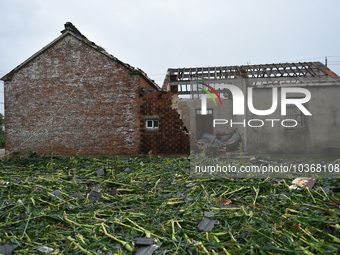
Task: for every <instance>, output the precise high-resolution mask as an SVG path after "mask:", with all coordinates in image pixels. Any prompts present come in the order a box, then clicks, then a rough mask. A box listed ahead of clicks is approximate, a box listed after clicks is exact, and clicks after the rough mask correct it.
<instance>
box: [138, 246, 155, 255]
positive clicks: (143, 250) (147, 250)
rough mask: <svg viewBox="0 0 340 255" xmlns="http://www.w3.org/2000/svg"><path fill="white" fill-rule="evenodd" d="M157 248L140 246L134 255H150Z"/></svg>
mask: <svg viewBox="0 0 340 255" xmlns="http://www.w3.org/2000/svg"><path fill="white" fill-rule="evenodd" d="M158 248H159V246H158V245H149V246H142V247H140V248H138V250H137V251H136V253H135V255H151V254H152V253H154V252H155V251H156V250H157V249H158Z"/></svg>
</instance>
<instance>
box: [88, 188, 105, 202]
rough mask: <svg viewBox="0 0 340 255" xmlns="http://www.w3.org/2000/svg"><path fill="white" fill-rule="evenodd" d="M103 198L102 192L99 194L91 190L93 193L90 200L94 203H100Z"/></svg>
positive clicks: (90, 194)
mask: <svg viewBox="0 0 340 255" xmlns="http://www.w3.org/2000/svg"><path fill="white" fill-rule="evenodd" d="M101 197H102V194H101V193H100V192H98V191H95V190H91V192H90V193H89V200H90V201H91V202H92V203H96V202H98V201H99V200H100V198H101Z"/></svg>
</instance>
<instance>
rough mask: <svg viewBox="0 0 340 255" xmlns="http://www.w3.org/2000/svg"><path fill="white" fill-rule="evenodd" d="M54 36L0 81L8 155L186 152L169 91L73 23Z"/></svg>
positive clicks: (169, 153)
mask: <svg viewBox="0 0 340 255" xmlns="http://www.w3.org/2000/svg"><path fill="white" fill-rule="evenodd" d="M61 33H62V34H61V35H60V36H59V37H58V38H56V39H55V40H54V41H52V42H51V43H50V44H48V45H47V46H45V47H44V48H43V49H41V50H40V51H38V52H37V53H35V54H34V55H33V56H32V57H30V58H29V59H27V60H26V61H25V62H23V63H22V64H20V65H19V66H18V67H16V68H15V69H13V70H12V71H11V72H10V73H8V74H7V75H5V76H4V77H2V78H1V80H3V81H4V87H5V116H6V123H5V125H6V150H7V151H9V152H10V153H27V152H28V151H36V152H38V153H50V152H51V150H53V151H54V152H55V153H59V154H63V155H69V154H77V153H78V154H82V155H119V154H146V153H149V151H152V153H153V154H168V155H173V154H188V152H189V136H188V134H187V133H186V132H185V131H183V130H184V127H183V123H182V121H181V119H180V118H179V115H178V113H177V111H176V110H174V109H173V108H172V94H171V92H164V91H163V92H162V91H160V88H159V87H158V86H157V85H156V84H155V83H154V82H153V81H152V80H150V79H149V77H148V76H147V75H146V74H145V73H144V72H143V71H142V70H140V69H136V68H134V67H132V66H130V65H128V64H126V63H124V62H122V61H120V60H119V59H117V58H115V57H114V56H112V55H110V54H109V53H107V52H106V51H105V50H104V49H103V48H102V47H100V46H98V45H96V44H95V43H93V42H92V41H90V40H88V39H87V38H86V37H85V36H84V35H82V34H81V33H80V32H79V30H78V29H77V28H76V27H75V26H74V25H73V24H72V23H69V22H68V23H66V24H65V29H64V30H63V31H61Z"/></svg>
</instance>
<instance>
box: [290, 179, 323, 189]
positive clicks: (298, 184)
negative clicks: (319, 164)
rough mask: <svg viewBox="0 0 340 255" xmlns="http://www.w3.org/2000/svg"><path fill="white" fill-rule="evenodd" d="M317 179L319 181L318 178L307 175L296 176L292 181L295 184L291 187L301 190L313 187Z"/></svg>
mask: <svg viewBox="0 0 340 255" xmlns="http://www.w3.org/2000/svg"><path fill="white" fill-rule="evenodd" d="M316 181H317V179H316V178H307V177H302V178H296V179H294V180H293V181H292V183H293V185H290V186H289V188H290V189H292V190H294V189H295V190H299V189H301V188H308V189H311V188H313V186H314V184H315V182H316Z"/></svg>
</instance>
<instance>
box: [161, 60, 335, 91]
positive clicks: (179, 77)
mask: <svg viewBox="0 0 340 255" xmlns="http://www.w3.org/2000/svg"><path fill="white" fill-rule="evenodd" d="M237 80H246V82H247V85H248V86H260V85H264V86H265V85H281V84H283V83H288V84H289V83H306V82H308V83H313V82H318V83H320V82H321V83H322V82H328V83H329V82H333V83H334V82H335V83H339V82H340V77H339V76H338V75H337V74H336V73H334V72H333V71H331V70H330V69H329V68H328V67H327V66H325V65H324V64H322V63H321V62H299V63H278V64H264V65H243V66H219V67H189V68H169V69H168V71H167V74H166V77H165V80H164V83H163V89H166V88H167V86H168V85H170V86H174V85H189V84H192V83H193V82H203V81H204V82H207V83H233V82H237ZM179 92H181V86H179ZM182 92H184V91H182Z"/></svg>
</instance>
